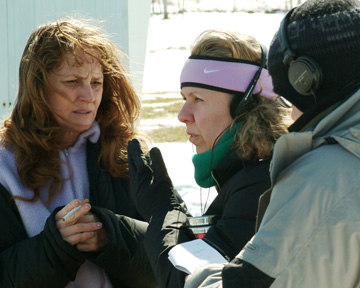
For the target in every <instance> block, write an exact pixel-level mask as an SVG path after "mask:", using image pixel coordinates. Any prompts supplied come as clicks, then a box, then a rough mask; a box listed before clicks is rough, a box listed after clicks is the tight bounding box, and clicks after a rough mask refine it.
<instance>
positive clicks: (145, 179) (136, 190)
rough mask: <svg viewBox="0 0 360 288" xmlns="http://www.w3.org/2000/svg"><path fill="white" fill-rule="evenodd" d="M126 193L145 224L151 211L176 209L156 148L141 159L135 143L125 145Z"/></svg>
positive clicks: (175, 202) (167, 178) (167, 177)
mask: <svg viewBox="0 0 360 288" xmlns="http://www.w3.org/2000/svg"><path fill="white" fill-rule="evenodd" d="M127 150H128V161H129V174H130V190H131V191H130V192H131V197H132V200H133V201H134V203H135V205H136V207H137V209H138V211H139V213H140V214H141V215H142V216H143V217H144V218H145V220H147V221H149V219H150V217H151V216H152V215H153V213H154V212H155V211H160V210H161V209H164V208H165V207H168V208H169V207H170V206H173V205H174V206H179V202H178V199H177V195H178V194H177V191H176V190H175V189H174V186H173V184H172V181H171V179H170V177H169V175H168V172H167V169H166V166H165V163H164V160H163V158H162V155H161V152H160V150H159V149H158V148H157V147H154V148H152V149H151V150H150V154H149V155H145V154H144V153H143V151H142V150H141V147H140V143H139V141H138V140H137V139H132V140H130V141H129V143H128V147H127Z"/></svg>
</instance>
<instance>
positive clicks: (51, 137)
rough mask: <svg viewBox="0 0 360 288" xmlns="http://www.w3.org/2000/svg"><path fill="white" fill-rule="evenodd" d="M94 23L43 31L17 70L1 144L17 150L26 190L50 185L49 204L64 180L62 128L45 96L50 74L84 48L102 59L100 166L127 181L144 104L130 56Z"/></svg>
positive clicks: (36, 35)
mask: <svg viewBox="0 0 360 288" xmlns="http://www.w3.org/2000/svg"><path fill="white" fill-rule="evenodd" d="M90 21H93V20H92V19H88V21H87V20H83V21H79V20H75V19H72V18H66V19H64V20H59V21H57V22H54V23H50V24H47V25H43V26H40V27H39V28H37V29H36V30H34V31H33V33H32V34H31V35H30V37H29V39H28V42H27V44H26V47H25V49H24V52H23V55H22V58H21V62H20V69H19V92H18V96H17V99H16V104H15V106H14V109H13V111H12V114H11V116H10V117H9V118H8V119H7V120H5V122H4V125H3V128H2V129H1V131H0V135H1V136H0V137H1V139H2V142H3V144H5V145H11V147H12V148H13V149H14V151H15V157H16V162H17V169H18V173H19V176H20V179H21V182H22V183H23V185H24V186H25V187H26V188H28V189H31V190H33V191H34V196H33V198H32V199H23V200H26V201H36V200H37V199H38V198H39V189H40V188H41V187H42V186H44V185H45V184H46V183H47V182H49V181H50V182H51V188H50V191H49V200H48V201H51V200H52V199H53V198H54V197H55V196H56V195H57V194H58V193H59V191H60V189H61V187H62V183H63V182H64V181H66V180H64V179H62V178H61V175H60V164H61V161H60V158H59V149H60V148H61V145H62V137H63V133H64V128H62V127H60V126H59V124H58V123H57V121H56V120H55V118H54V116H53V113H52V111H51V108H50V107H49V105H48V101H47V96H46V93H45V91H46V84H47V82H48V77H49V73H50V72H52V71H54V70H55V69H57V68H59V67H60V66H61V64H62V61H63V59H64V55H66V54H68V53H71V54H73V55H76V50H77V49H81V50H82V51H84V52H85V53H87V54H88V55H90V56H92V57H94V58H96V59H97V60H99V62H100V64H101V65H102V68H103V73H104V86H103V87H104V89H103V96H102V101H101V104H100V106H99V109H98V112H97V116H96V121H97V123H98V124H99V126H100V129H101V136H100V140H99V141H100V144H101V150H100V153H99V157H98V164H99V166H100V164H101V167H103V169H104V170H105V171H106V172H108V173H109V174H110V175H111V176H113V177H122V178H126V177H128V163H127V143H128V141H129V140H130V139H132V138H133V137H134V136H135V134H136V132H135V127H134V126H135V123H136V121H137V120H138V119H139V117H140V109H141V105H140V100H139V98H138V96H137V94H136V93H135V90H134V88H133V86H132V84H131V81H130V78H129V77H128V75H127V73H126V71H125V68H124V67H123V65H122V59H121V57H124V56H126V55H125V54H124V53H123V52H121V51H120V50H119V48H117V47H116V46H115V45H114V44H113V43H112V42H111V41H110V40H109V39H108V37H107V36H106V35H105V33H103V32H102V31H101V29H100V28H97V27H95V26H93V25H90V24H88V22H90Z"/></svg>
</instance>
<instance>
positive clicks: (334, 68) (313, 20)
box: [268, 0, 360, 112]
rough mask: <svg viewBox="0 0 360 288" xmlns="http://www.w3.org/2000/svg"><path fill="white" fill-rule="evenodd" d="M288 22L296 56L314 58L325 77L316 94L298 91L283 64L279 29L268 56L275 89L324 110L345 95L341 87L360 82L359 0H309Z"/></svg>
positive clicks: (295, 101) (294, 101)
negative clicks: (302, 93)
mask: <svg viewBox="0 0 360 288" xmlns="http://www.w3.org/2000/svg"><path fill="white" fill-rule="evenodd" d="M287 23H288V24H287V27H286V28H287V31H286V32H287V38H288V42H289V46H290V48H291V50H293V51H294V52H295V54H296V57H299V56H310V57H311V58H312V59H314V60H315V61H316V62H317V63H318V64H319V66H320V67H321V70H322V76H323V77H322V82H321V86H320V87H319V88H318V89H317V91H316V98H315V97H314V96H312V95H311V96H304V95H301V94H299V93H297V92H296V90H295V89H294V88H293V87H292V86H291V84H290V82H289V80H288V67H287V66H286V65H284V64H283V57H284V55H283V53H282V50H281V47H280V43H279V38H278V33H276V34H275V35H274V38H273V39H272V42H271V45H270V49H269V60H268V68H269V72H270V75H271V76H272V79H273V85H274V91H275V92H276V93H277V94H279V95H281V96H283V97H284V98H286V99H287V100H289V101H290V102H291V103H292V104H294V105H295V106H296V107H297V108H298V109H300V110H301V111H303V112H305V111H306V110H308V109H310V108H314V106H317V107H318V108H319V107H320V106H321V110H323V109H326V108H327V107H329V106H331V105H332V104H334V103H336V102H339V101H341V100H343V98H344V97H345V96H346V95H344V94H342V93H341V92H339V90H341V89H342V88H344V87H345V86H348V85H351V84H353V83H359V82H360V2H359V1H356V0H308V1H306V2H305V3H304V4H302V5H301V6H298V7H297V8H295V10H294V11H293V12H292V14H291V16H290V18H289V19H288V22H287Z"/></svg>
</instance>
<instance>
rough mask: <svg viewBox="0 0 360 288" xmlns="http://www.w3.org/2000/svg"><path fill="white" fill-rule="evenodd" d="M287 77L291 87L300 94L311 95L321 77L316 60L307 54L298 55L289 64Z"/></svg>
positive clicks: (319, 82) (318, 84)
mask: <svg viewBox="0 0 360 288" xmlns="http://www.w3.org/2000/svg"><path fill="white" fill-rule="evenodd" d="M288 78H289V82H290V84H291V85H292V86H293V88H294V89H295V90H296V91H297V92H298V93H299V94H301V95H305V96H307V95H312V94H313V93H312V92H313V91H316V90H317V89H318V88H319V86H320V84H321V79H322V72H321V68H320V66H319V65H318V64H317V62H316V61H315V60H313V59H311V58H310V57H308V56H300V57H298V58H297V59H296V60H294V61H293V62H291V64H290V65H289V70H288Z"/></svg>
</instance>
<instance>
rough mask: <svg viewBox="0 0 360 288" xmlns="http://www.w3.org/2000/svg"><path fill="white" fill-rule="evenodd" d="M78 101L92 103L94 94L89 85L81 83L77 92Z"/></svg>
mask: <svg viewBox="0 0 360 288" xmlns="http://www.w3.org/2000/svg"><path fill="white" fill-rule="evenodd" d="M79 100H80V101H82V102H89V103H92V102H94V101H95V94H94V91H93V87H92V86H91V83H83V85H82V86H81V89H80V91H79Z"/></svg>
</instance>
